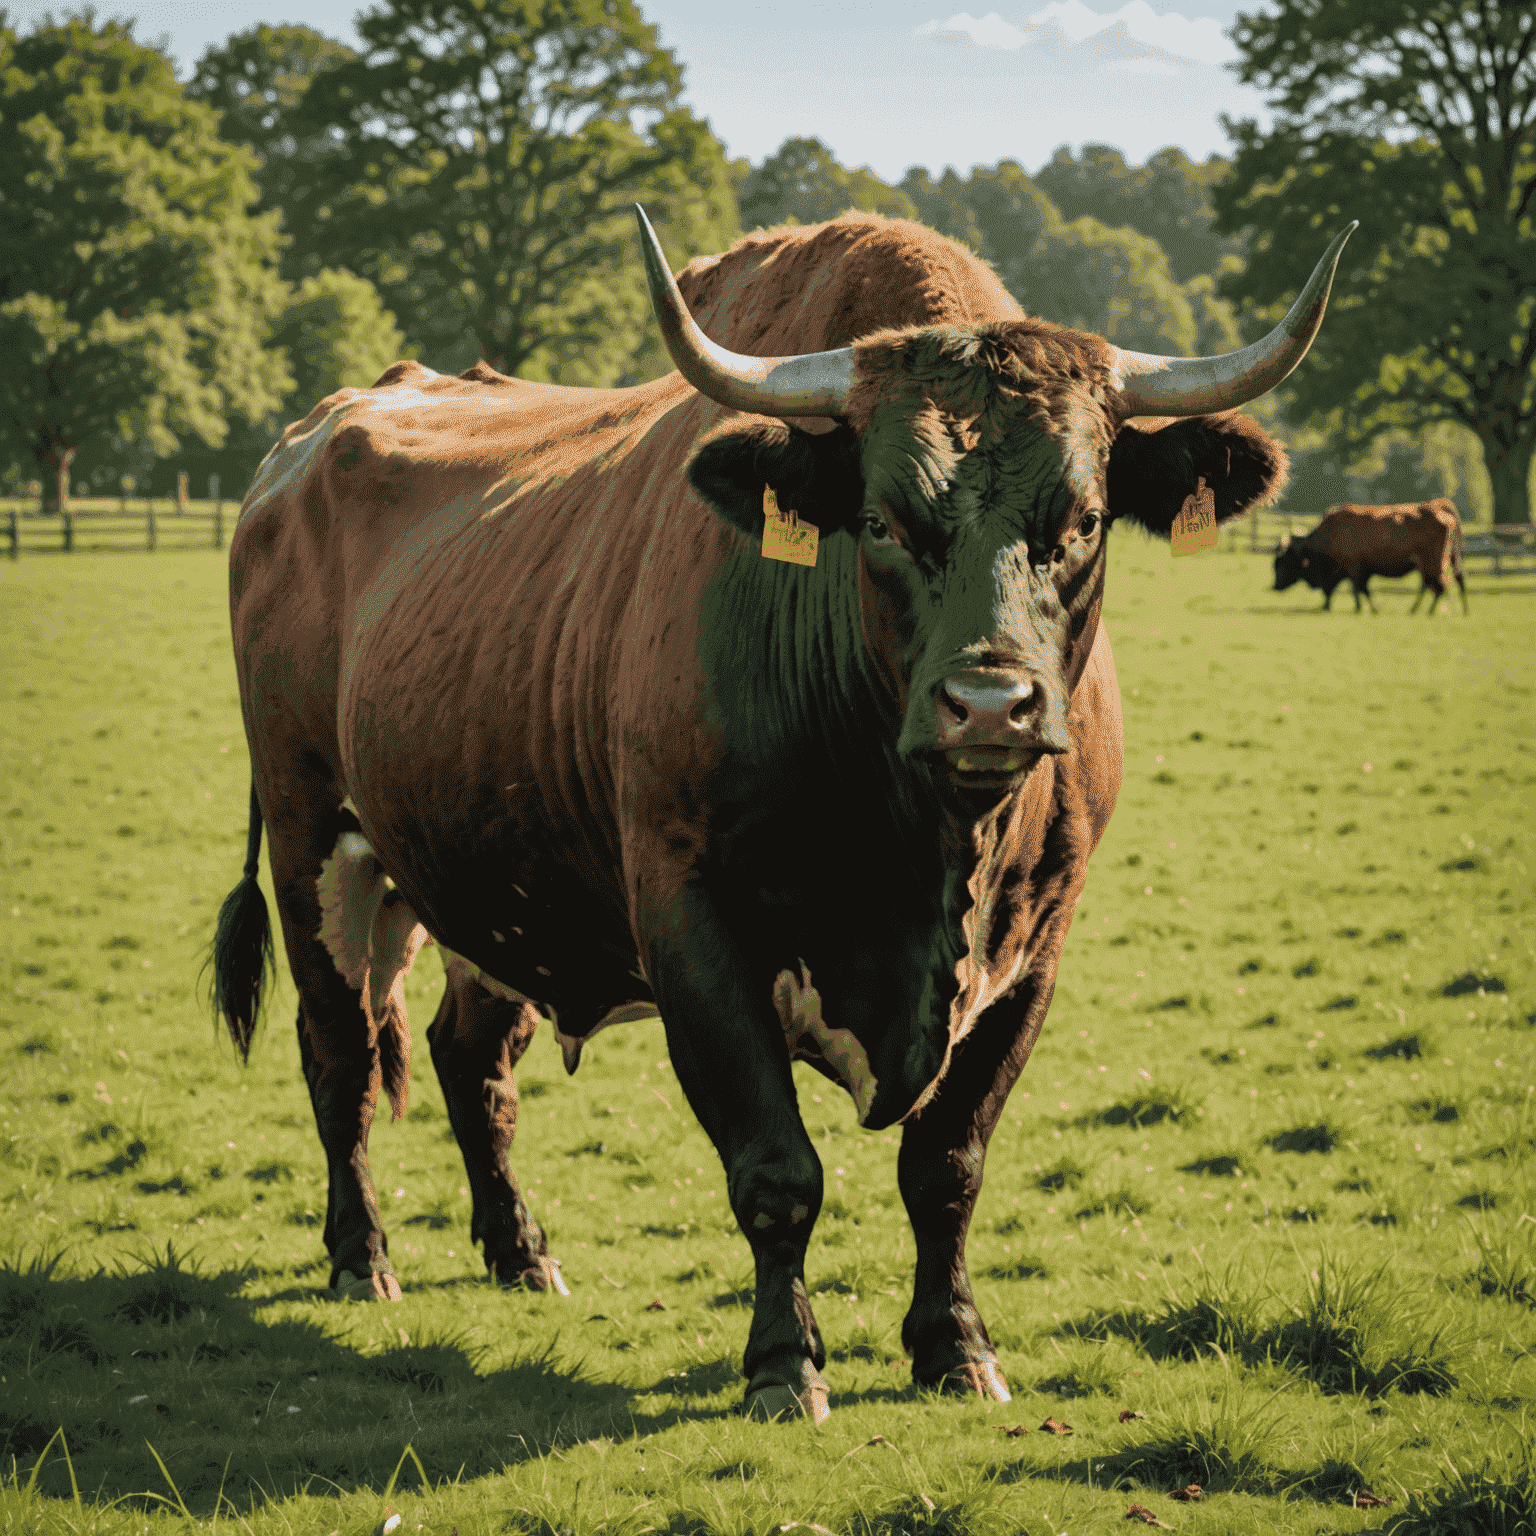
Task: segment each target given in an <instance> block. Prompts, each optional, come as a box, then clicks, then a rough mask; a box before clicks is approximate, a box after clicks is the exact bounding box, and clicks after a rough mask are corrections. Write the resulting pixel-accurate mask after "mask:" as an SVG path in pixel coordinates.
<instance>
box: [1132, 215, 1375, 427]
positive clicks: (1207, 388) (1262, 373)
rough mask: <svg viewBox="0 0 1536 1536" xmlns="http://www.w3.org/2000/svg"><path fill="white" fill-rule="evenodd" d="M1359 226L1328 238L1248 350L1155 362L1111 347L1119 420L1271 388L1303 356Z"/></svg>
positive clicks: (1186, 409)
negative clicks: (1280, 314) (1278, 317)
mask: <svg viewBox="0 0 1536 1536" xmlns="http://www.w3.org/2000/svg"><path fill="white" fill-rule="evenodd" d="M1359 227H1360V221H1359V220H1358V219H1356V220H1354V222H1353V223H1351V224H1350V225H1349V226H1348V228H1346V229H1345V230H1343V231H1342V232H1341V233H1339V234H1337V235H1335V236H1334V239H1333V243H1332V244H1331V245H1330V246H1329V247H1328V249H1327V250H1326V251H1324V252H1323V259H1322V260H1321V261H1320V262H1318V264H1317V266H1316V267H1314V268H1313V270H1312V276H1311V277H1310V278H1308V279H1307V286H1306V287H1305V288H1303V289H1302V290H1301V293H1300V295H1299V297H1298V298H1297V300H1296V302H1295V303H1294V304H1292V305H1291V307H1290V309H1289V311H1288V312H1287V313H1286V317H1285V319H1284V320H1282V321H1281V322H1280V324H1279V325H1277V326H1276V327H1275V328H1274V330H1272V331H1271V332H1270V333H1269V335H1267V336H1266V337H1265V338H1264V339H1263V340H1262V341H1256V342H1254V343H1253V345H1252V346H1249V347H1243V348H1242V349H1241V350H1240V351H1237V352H1226V353H1223V354H1222V355H1221V356H1220V357H1159V356H1157V355H1156V354H1155V353H1151V352H1121V351H1120V349H1119V348H1118V347H1117V348H1116V349H1115V350H1116V353H1117V354H1118V356H1117V359H1116V361H1117V364H1118V371H1119V375H1120V381H1121V382H1120V399H1119V401H1118V405H1119V409H1120V413H1121V416H1122V417H1126V416H1203V415H1204V414H1205V413H1206V412H1207V411H1226V410H1230V409H1232V407H1234V406H1238V405H1245V404H1246V403H1247V402H1248V401H1250V400H1257V399H1258V397H1259V396H1260V395H1262V394H1264V393H1265V392H1266V391H1268V390H1271V389H1273V388H1274V387H1275V385H1276V384H1278V383H1279V382H1280V381H1281V380H1282V379H1283V378H1285V376H1286V375H1287V374H1288V373H1290V371H1291V370H1292V369H1293V368H1294V367H1295V366H1296V365H1297V363H1299V362H1300V361H1301V360H1302V358H1304V357H1305V356H1306V355H1307V348H1308V347H1310V346H1311V345H1312V338H1313V337H1314V336H1316V335H1317V328H1318V327H1319V326H1320V325H1321V324H1322V323H1323V310H1324V309H1325V308H1326V306H1327V304H1328V290H1329V287H1330V286H1331V285H1332V283H1333V272H1334V268H1335V267H1337V266H1338V264H1339V254H1340V252H1342V251H1343V249H1344V242H1345V241H1346V240H1348V239H1349V237H1350V236H1351V235H1352V234H1353V233H1354V232H1355V230H1357V229H1358V228H1359Z"/></svg>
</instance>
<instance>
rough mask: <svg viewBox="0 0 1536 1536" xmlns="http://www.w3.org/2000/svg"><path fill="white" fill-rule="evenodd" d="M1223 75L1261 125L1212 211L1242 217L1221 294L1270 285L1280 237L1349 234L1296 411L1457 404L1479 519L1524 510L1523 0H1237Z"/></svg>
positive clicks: (1534, 86)
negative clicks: (1235, 77) (1238, 267)
mask: <svg viewBox="0 0 1536 1536" xmlns="http://www.w3.org/2000/svg"><path fill="white" fill-rule="evenodd" d="M1233 37H1234V40H1235V41H1236V43H1237V46H1238V48H1239V49H1240V51H1241V54H1242V58H1241V61H1240V63H1239V64H1238V66H1237V69H1238V73H1239V75H1240V76H1241V78H1242V79H1243V80H1244V81H1245V82H1246V83H1249V84H1257V85H1259V86H1261V87H1262V88H1264V89H1266V90H1268V91H1270V92H1272V93H1273V94H1272V97H1271V100H1270V103H1269V105H1270V107H1271V110H1272V112H1273V114H1274V122H1273V126H1272V127H1271V128H1269V129H1267V130H1266V129H1261V128H1260V127H1259V126H1258V124H1257V123H1255V122H1254V121H1252V120H1251V119H1245V120H1243V121H1241V122H1236V123H1234V122H1232V121H1231V120H1230V119H1227V120H1224V125H1225V127H1226V129H1227V132H1228V134H1229V135H1230V136H1231V137H1232V138H1233V139H1234V141H1235V142H1236V144H1237V146H1238V148H1237V154H1236V157H1235V159H1234V162H1233V165H1232V170H1231V173H1230V174H1229V176H1228V177H1227V178H1226V179H1225V180H1224V181H1223V182H1221V183H1220V184H1219V185H1218V186H1217V188H1216V191H1215V194H1214V201H1215V205H1216V209H1217V216H1218V228H1220V229H1223V230H1225V231H1227V232H1229V233H1231V232H1235V231H1237V230H1239V229H1249V230H1252V231H1253V232H1254V238H1253V240H1252V242H1251V246H1250V252H1249V258H1248V262H1247V265H1246V267H1245V268H1244V269H1243V270H1242V271H1241V272H1237V273H1233V274H1230V275H1229V276H1228V277H1227V278H1226V279H1224V281H1223V283H1222V291H1223V292H1224V293H1225V294H1227V295H1228V296H1229V297H1233V298H1237V299H1241V300H1245V301H1247V302H1248V303H1250V304H1254V303H1258V304H1264V305H1272V304H1274V303H1275V301H1276V300H1277V298H1278V297H1279V296H1280V295H1281V294H1283V293H1284V291H1285V290H1286V289H1287V288H1290V289H1292V290H1294V288H1295V286H1296V284H1297V282H1298V281H1299V280H1300V279H1301V278H1302V277H1304V276H1305V272H1306V262H1307V258H1306V256H1305V255H1304V254H1302V253H1300V252H1299V251H1298V243H1299V242H1300V241H1302V240H1303V239H1305V240H1306V241H1307V242H1309V243H1310V242H1315V241H1320V240H1321V239H1322V238H1323V237H1325V236H1326V234H1327V233H1329V232H1331V231H1333V230H1335V229H1337V228H1338V227H1339V226H1340V225H1341V224H1343V223H1344V222H1345V221H1346V220H1347V219H1350V218H1358V219H1359V220H1360V225H1361V227H1360V230H1359V231H1358V233H1357V234H1356V235H1355V238H1354V240H1353V241H1352V242H1351V244H1350V246H1349V247H1348V249H1347V250H1346V251H1345V254H1344V260H1343V262H1342V264H1341V266H1340V268H1339V275H1338V278H1337V280H1336V281H1335V284H1334V290H1333V291H1334V297H1333V300H1332V302H1331V305H1330V313H1329V316H1328V321H1327V323H1326V324H1325V325H1324V326H1323V329H1322V331H1321V333H1320V335H1319V338H1318V341H1317V342H1316V343H1314V345H1313V348H1312V352H1311V355H1310V356H1309V357H1308V359H1307V365H1306V367H1305V368H1302V369H1299V370H1298V371H1297V372H1296V373H1295V374H1294V375H1293V376H1292V381H1291V384H1290V386H1289V391H1290V393H1289V397H1288V400H1289V404H1288V410H1289V412H1290V414H1291V415H1292V417H1293V418H1294V419H1297V420H1309V421H1314V422H1322V421H1326V423H1327V424H1328V426H1329V428H1330V430H1331V431H1332V432H1334V433H1335V434H1336V435H1337V438H1338V441H1339V444H1340V446H1341V448H1343V449H1346V450H1352V451H1358V450H1359V449H1361V448H1363V447H1364V445H1365V444H1367V443H1368V442H1369V441H1370V440H1371V439H1372V438H1374V437H1375V436H1376V435H1377V434H1379V433H1382V432H1385V431H1388V430H1390V429H1392V428H1406V429H1409V430H1416V429H1419V428H1422V427H1425V426H1428V425H1430V424H1432V423H1435V422H1441V421H1448V422H1460V423H1462V424H1463V425H1465V426H1466V427H1468V428H1470V429H1471V430H1472V431H1473V432H1475V433H1476V434H1477V437H1478V438H1479V440H1480V441H1481V443H1482V447H1483V454H1484V458H1485V462H1486V464H1487V469H1488V475H1489V479H1490V481H1491V483H1492V488H1493V501H1494V516H1495V518H1496V520H1497V521H1499V522H1524V521H1528V520H1529V518H1530V492H1529V484H1530V474H1531V463H1532V457H1533V450H1536V416H1533V410H1532V406H1533V400H1532V395H1533V389H1536V232H1533V230H1532V224H1531V220H1532V213H1533V209H1532V198H1533V195H1536V138H1533V135H1536V10H1533V9H1532V8H1531V7H1530V6H1529V5H1525V4H1516V3H1514V0H1476V3H1473V0H1398V3H1396V4H1394V5H1392V6H1382V5H1380V4H1378V3H1376V0H1276V5H1275V9H1274V10H1273V11H1272V12H1269V13H1263V14H1255V15H1247V14H1244V15H1240V16H1239V17H1238V20H1237V23H1236V26H1235V27H1234V30H1233Z"/></svg>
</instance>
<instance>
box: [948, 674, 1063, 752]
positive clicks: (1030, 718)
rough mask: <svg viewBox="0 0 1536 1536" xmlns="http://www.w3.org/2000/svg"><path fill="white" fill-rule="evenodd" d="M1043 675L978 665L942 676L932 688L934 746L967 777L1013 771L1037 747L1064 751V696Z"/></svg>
mask: <svg viewBox="0 0 1536 1536" xmlns="http://www.w3.org/2000/svg"><path fill="white" fill-rule="evenodd" d="M1057 693H1058V690H1055V689H1052V688H1051V687H1050V686H1049V685H1048V684H1047V683H1046V682H1045V681H1044V679H1042V678H1039V677H1035V676H1031V675H1030V674H1029V673H1026V672H1012V671H1003V670H999V669H991V668H989V669H982V668H977V669H975V670H973V671H969V672H957V673H956V674H955V675H954V676H953V677H946V678H945V679H944V680H943V681H942V682H940V683H939V685H938V687H937V688H935V689H934V699H933V702H934V712H935V714H936V715H937V717H938V726H939V739H938V742H937V744H936V745H937V747H938V750H939V751H940V752H942V753H943V754H944V756H945V757H946V758H947V759H948V760H949V765H950V768H951V769H952V770H953V771H954V772H956V773H957V774H962V775H966V776H970V775H985V776H987V777H992V776H996V775H1010V776H1011V775H1013V774H1016V773H1019V772H1020V771H1022V770H1024V769H1026V768H1028V767H1029V766H1030V765H1031V764H1032V763H1033V762H1034V761H1035V759H1036V758H1037V757H1039V755H1040V754H1041V753H1042V752H1055V753H1059V752H1066V751H1068V750H1069V749H1070V747H1071V745H1072V741H1071V738H1070V737H1069V736H1068V734H1067V720H1066V709H1065V705H1064V701H1062V700H1061V699H1059V698H1058V697H1057Z"/></svg>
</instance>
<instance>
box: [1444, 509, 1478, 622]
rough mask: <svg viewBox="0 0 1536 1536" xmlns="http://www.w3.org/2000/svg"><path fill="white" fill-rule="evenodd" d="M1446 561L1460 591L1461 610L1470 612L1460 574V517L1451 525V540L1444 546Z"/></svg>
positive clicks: (1465, 586)
mask: <svg viewBox="0 0 1536 1536" xmlns="http://www.w3.org/2000/svg"><path fill="white" fill-rule="evenodd" d="M1446 557H1447V561H1448V563H1449V564H1450V567H1451V575H1452V576H1454V577H1455V578H1456V589H1457V591H1459V592H1460V593H1461V611H1462V613H1464V614H1466V613H1470V612H1471V611H1472V610H1471V609H1470V608H1468V607H1467V584H1466V582H1465V581H1464V580H1463V579H1462V574H1461V519H1460V518H1457V519H1456V521H1455V522H1454V523H1453V524H1452V525H1451V540H1450V543H1449V545H1448V546H1447V548H1446Z"/></svg>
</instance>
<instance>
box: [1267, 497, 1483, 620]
mask: <svg viewBox="0 0 1536 1536" xmlns="http://www.w3.org/2000/svg"><path fill="white" fill-rule="evenodd" d="M1415 570H1416V571H1417V572H1418V573H1419V577H1420V586H1419V595H1418V596H1417V597H1416V598H1414V600H1413V607H1412V608H1411V609H1409V612H1410V613H1417V612H1418V610H1419V604H1420V603H1421V602H1423V600H1424V594H1425V593H1426V592H1432V593H1433V594H1434V596H1433V597H1432V598H1431V599H1430V604H1429V611H1430V613H1431V614H1433V613H1434V611H1435V609H1436V608H1438V607H1439V606H1440V599H1441V598H1442V597H1444V596H1445V578H1446V573H1447V572H1449V573H1450V574H1451V575H1452V576H1454V577H1455V578H1456V585H1457V587H1458V588H1459V589H1460V592H1461V611H1462V612H1463V613H1465V612H1466V611H1467V584H1466V582H1465V581H1464V580H1463V579H1462V572H1461V519H1460V518H1459V517H1457V515H1456V504H1455V503H1454V502H1452V501H1447V500H1446V499H1445V498H1444V497H1440V498H1439V499H1437V500H1435V501H1421V502H1417V503H1414V502H1403V503H1400V504H1399V505H1397V506H1391V507H1367V506H1359V505H1357V504H1355V503H1354V502H1347V501H1346V502H1340V503H1339V504H1338V506H1336V507H1329V508H1328V510H1327V511H1326V512H1325V513H1323V516H1322V519H1321V521H1320V522H1319V523H1318V525H1317V527H1315V528H1314V529H1313V530H1312V531H1311V533H1309V534H1307V536H1306V537H1305V538H1303V539H1292V538H1291V537H1290V536H1289V535H1286V536H1285V537H1283V538H1282V539H1281V540H1280V547H1279V549H1277V550H1276V551H1275V591H1276V592H1283V591H1285V589H1286V588H1287V587H1289V586H1292V585H1294V584H1295V583H1296V582H1298V581H1305V582H1306V583H1307V585H1308V586H1309V587H1313V588H1315V589H1316V590H1317V591H1319V592H1321V593H1322V594H1323V607H1324V608H1327V607H1329V606H1330V605H1331V604H1332V602H1333V589H1334V588H1335V587H1336V586H1338V584H1339V583H1340V582H1341V581H1343V580H1344V578H1345V577H1346V576H1347V577H1348V578H1349V581H1350V585H1351V586H1352V587H1353V588H1354V592H1355V612H1356V613H1359V611H1360V599H1361V598H1362V597H1363V598H1364V599H1365V600H1366V602H1368V603H1369V604H1370V605H1371V612H1372V613H1376V612H1378V611H1379V610H1378V609H1377V607H1376V600H1375V599H1374V598H1373V597H1372V596H1371V585H1370V583H1371V577H1372V576H1406V575H1407V574H1408V572H1409V571H1415Z"/></svg>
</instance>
